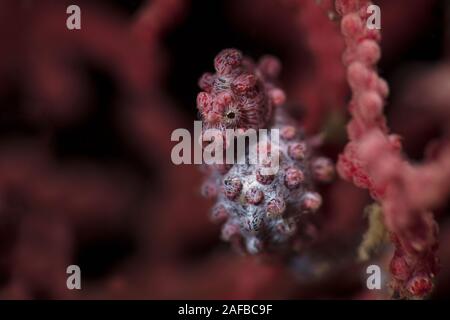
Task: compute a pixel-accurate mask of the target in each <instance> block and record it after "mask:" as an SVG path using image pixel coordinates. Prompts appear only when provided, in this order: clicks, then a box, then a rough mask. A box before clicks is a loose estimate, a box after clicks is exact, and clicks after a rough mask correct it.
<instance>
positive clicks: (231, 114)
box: [226, 111, 236, 120]
mask: <svg viewBox="0 0 450 320" xmlns="http://www.w3.org/2000/svg"><path fill="white" fill-rule="evenodd" d="M226 117H227V118H228V119H230V120H234V118H236V113H234V111H229V112H227V114H226Z"/></svg>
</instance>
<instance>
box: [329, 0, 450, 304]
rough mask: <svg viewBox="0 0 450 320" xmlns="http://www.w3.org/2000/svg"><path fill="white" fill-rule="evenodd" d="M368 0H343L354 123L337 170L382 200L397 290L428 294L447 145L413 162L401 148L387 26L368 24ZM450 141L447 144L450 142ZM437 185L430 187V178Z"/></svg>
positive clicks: (449, 172)
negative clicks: (382, 69)
mask: <svg viewBox="0 0 450 320" xmlns="http://www.w3.org/2000/svg"><path fill="white" fill-rule="evenodd" d="M370 4H371V3H370V2H369V1H356V0H338V1H336V8H337V11H338V12H339V13H340V14H341V15H342V20H341V30H342V34H343V36H344V38H345V42H346V50H345V53H344V55H343V60H344V63H345V65H346V66H347V78H348V82H349V84H350V87H351V89H352V92H353V97H352V100H351V102H350V105H349V111H350V113H351V115H352V119H351V121H350V122H349V124H348V126H347V131H348V136H349V138H350V142H349V144H348V145H347V147H346V148H345V151H344V153H343V154H342V155H341V156H340V158H339V163H338V171H339V173H340V174H341V176H342V177H343V178H345V179H347V180H350V181H352V182H353V183H354V184H355V185H357V186H359V187H362V188H367V189H369V190H370V192H371V194H372V196H373V198H374V199H375V200H377V201H380V202H381V204H382V208H383V213H384V219H385V223H386V226H387V227H388V229H389V231H390V232H391V234H392V236H391V237H392V239H393V243H394V245H395V247H396V251H395V254H394V258H393V260H392V262H391V271H392V276H393V280H392V283H391V286H392V288H393V289H394V292H395V294H396V295H398V296H399V297H423V296H426V295H427V294H429V293H430V292H431V289H432V279H433V278H434V277H435V275H436V273H437V270H438V267H437V266H438V262H437V256H436V250H437V225H436V223H435V222H434V220H433V217H432V214H431V213H430V212H429V210H431V209H433V208H434V207H435V206H437V205H439V204H440V203H442V201H443V200H444V199H445V197H446V196H447V194H448V192H449V191H450V184H449V183H448V181H449V179H450V167H449V164H448V157H449V154H448V150H444V151H443V153H442V155H441V157H442V158H441V159H436V160H434V162H431V163H430V164H426V165H423V166H412V165H411V164H409V163H408V162H407V161H406V160H405V159H404V158H403V157H402V154H401V149H402V146H401V142H400V138H399V137H398V136H397V135H394V134H390V133H389V129H388V127H387V124H386V119H385V117H384V115H383V108H384V104H385V99H386V97H387V95H388V93H389V89H388V86H387V84H386V82H385V81H384V80H383V79H381V78H380V77H379V76H378V74H377V71H376V69H375V66H376V64H377V62H378V61H379V59H380V56H381V54H380V47H379V44H378V43H379V41H380V39H381V37H380V32H379V31H378V30H376V29H369V28H367V27H366V22H367V18H368V15H367V8H368V6H369V5H370ZM447 149H448V147H447ZM426 185H430V186H431V185H432V186H434V187H433V188H430V189H428V190H425V189H427V188H426V187H425V188H424V186H426Z"/></svg>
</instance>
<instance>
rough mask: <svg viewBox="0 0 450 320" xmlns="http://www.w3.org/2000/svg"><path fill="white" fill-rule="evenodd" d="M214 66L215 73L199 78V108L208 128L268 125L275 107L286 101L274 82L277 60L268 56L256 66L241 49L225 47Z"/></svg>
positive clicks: (277, 69) (259, 126)
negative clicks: (200, 90)
mask: <svg viewBox="0 0 450 320" xmlns="http://www.w3.org/2000/svg"><path fill="white" fill-rule="evenodd" d="M214 68H215V70H216V73H215V74H211V73H205V74H204V75H203V76H202V77H201V78H200V80H199V86H200V88H202V89H203V90H204V91H203V92H200V93H199V94H198V96H197V107H198V109H199V111H200V113H201V116H202V119H203V121H204V125H205V127H207V128H210V127H213V128H220V129H225V128H241V129H248V128H253V129H258V128H265V127H267V126H268V124H269V122H270V120H271V119H272V115H273V112H274V110H273V109H274V107H276V106H279V105H281V104H283V103H284V101H285V95H284V92H283V91H282V90H280V89H279V88H277V87H276V85H275V84H274V81H275V80H276V78H277V77H278V74H279V72H280V69H281V67H280V63H279V62H278V60H277V59H276V58H274V57H269V56H266V57H263V58H261V60H260V61H259V63H258V64H257V65H256V64H255V63H254V62H253V61H252V60H251V59H250V58H247V57H244V56H243V55H242V53H241V52H240V51H238V50H236V49H225V50H223V51H221V52H220V53H219V54H218V55H217V56H216V58H215V59H214Z"/></svg>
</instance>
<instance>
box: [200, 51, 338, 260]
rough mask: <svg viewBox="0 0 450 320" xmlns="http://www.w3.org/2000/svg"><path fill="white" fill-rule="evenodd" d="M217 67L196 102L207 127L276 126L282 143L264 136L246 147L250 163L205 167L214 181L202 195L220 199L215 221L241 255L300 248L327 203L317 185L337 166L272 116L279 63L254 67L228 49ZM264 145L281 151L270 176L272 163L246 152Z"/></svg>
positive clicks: (278, 98)
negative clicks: (314, 153)
mask: <svg viewBox="0 0 450 320" xmlns="http://www.w3.org/2000/svg"><path fill="white" fill-rule="evenodd" d="M215 67H216V71H217V74H216V75H211V74H205V75H204V76H203V77H202V78H201V80H200V86H201V88H202V89H204V90H206V91H207V92H206V93H205V92H201V93H200V94H199V97H198V100H197V101H198V106H199V109H200V111H201V113H202V117H203V120H204V121H205V122H206V125H204V127H205V128H211V127H212V128H219V129H226V128H237V129H243V130H244V131H243V132H245V129H249V128H251V129H261V128H267V129H278V130H279V133H280V140H279V142H275V141H271V140H268V138H267V137H263V136H259V139H258V141H257V142H256V143H257V145H249V146H248V148H247V153H246V155H245V156H246V157H247V159H246V161H245V164H235V165H228V166H224V165H222V166H217V165H216V166H210V167H209V168H208V169H209V174H210V176H209V178H208V180H207V181H206V183H205V184H204V186H203V194H204V195H205V196H207V197H214V198H217V202H216V204H215V206H214V207H213V209H212V211H211V218H212V220H214V221H217V222H221V223H224V224H223V227H222V239H223V240H225V241H230V242H231V243H232V244H233V245H234V246H235V247H237V248H238V249H240V251H243V252H246V253H249V254H259V253H290V252H294V251H299V250H301V249H302V247H303V244H304V242H305V241H306V240H307V239H308V240H309V239H310V234H311V233H312V232H311V230H312V229H313V228H314V226H313V224H312V222H311V219H310V217H311V214H312V213H313V212H315V211H317V210H318V209H319V208H320V206H321V204H322V197H321V196H320V194H318V193H317V192H315V191H314V180H316V181H323V182H328V181H330V180H331V179H332V177H333V175H334V166H333V164H332V162H331V161H330V160H328V159H326V158H316V159H315V158H313V156H312V152H311V146H310V145H308V142H307V140H306V139H305V136H304V134H303V132H302V130H301V129H300V128H298V127H297V126H296V124H295V122H294V121H292V120H291V119H290V118H289V117H288V116H287V115H286V114H284V113H283V112H282V110H275V111H273V107H274V106H278V105H279V104H281V103H282V102H283V101H284V93H283V92H282V91H281V90H280V89H278V88H277V87H276V86H275V85H274V84H273V81H275V80H276V79H275V76H276V75H277V74H278V73H279V71H280V65H279V63H278V62H277V60H276V59H275V58H270V57H266V58H263V59H261V61H260V62H259V65H258V67H255V66H254V65H253V64H252V63H251V61H250V60H249V59H248V58H242V55H241V53H240V52H239V51H237V50H234V49H227V50H224V51H222V52H221V53H219V55H218V56H217V57H216V59H215ZM244 79H245V80H244ZM243 83H244V84H243ZM248 83H251V84H252V85H248ZM224 97H226V98H224ZM230 110H232V111H230ZM229 112H233V114H234V115H235V118H233V119H234V120H235V121H234V122H231V121H230V119H229V117H228V116H227V115H228V114H229ZM269 136H270V135H269ZM260 148H267V150H269V151H270V152H274V151H276V150H278V151H279V153H278V154H279V166H278V171H277V172H276V173H274V174H267V172H266V171H265V170H263V169H264V167H268V166H270V165H271V163H270V162H264V161H257V159H255V157H256V154H257V153H256V152H249V151H250V150H259V149H260ZM252 160H253V161H252ZM254 163H256V164H254Z"/></svg>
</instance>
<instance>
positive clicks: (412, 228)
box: [0, 0, 450, 299]
mask: <svg viewBox="0 0 450 320" xmlns="http://www.w3.org/2000/svg"><path fill="white" fill-rule="evenodd" d="M352 2H355V1H351V0H350V1H349V0H347V1H344V0H341V1H338V3H341V4H343V6H344V7H345V4H346V3H347V4H351V3H352ZM356 2H357V1H356ZM375 2H376V4H378V5H380V7H381V12H382V30H381V34H382V38H381V42H380V46H381V47H380V48H381V50H380V52H381V60H380V62H379V63H378V74H379V75H380V76H381V77H382V78H384V79H385V80H386V81H387V83H389V97H388V96H387V92H385V94H380V95H379V96H378V97H374V96H373V95H372V96H369V98H373V99H372V100H371V99H368V98H367V96H365V98H367V99H365V100H363V99H362V98H361V95H362V94H361V92H366V91H365V89H367V88H365V89H364V90H361V88H358V86H357V85H356V86H355V82H353V83H352V76H351V72H350V71H349V75H348V76H347V69H349V70H350V69H351V67H350V66H349V65H350V64H351V62H354V59H356V60H357V61H359V60H358V59H361V57H363V58H364V57H366V58H367V57H368V56H370V55H361V56H358V53H355V55H353V56H352V55H351V54H350V55H349V54H347V56H344V59H343V58H342V55H343V53H344V52H345V50H347V51H346V52H348V51H349V49H348V48H349V47H351V46H352V43H351V42H352V41H353V40H354V39H353V40H352V37H351V36H352V34H351V30H350V31H349V30H347V32H346V30H345V29H344V28H343V30H342V31H343V32H344V36H345V37H344V36H343V35H342V33H341V29H340V22H341V15H343V16H344V19H345V15H346V14H348V13H351V10H350V9H352V8H350V9H348V8H347V9H348V10H350V11H348V10H347V9H345V8H344V7H341V8H338V10H335V8H334V6H333V5H332V1H330V0H327V1H325V0H323V1H316V0H227V1H226V0H217V1H209V0H149V1H144V0H129V1H127V0H114V1H113V0H111V1H108V0H97V1H87V0H86V1H81V0H80V1H76V4H77V5H78V6H80V8H81V11H82V29H81V30H68V29H67V28H66V19H67V13H66V8H67V6H68V5H70V4H73V3H72V1H71V2H69V1H56V0H54V1H50V0H42V1H33V0H3V1H1V2H0V21H1V22H0V23H1V28H0V41H1V50H0V298H1V299H33V298H41V299H46V298H49V299H65V298H69V299H77V298H83V299H98V298H104V299H119V298H124V299H131V298H141V299H258V298H259V299H269V298H273V299H288V298H290V299H301V298H313V299H315V298H331V299H384V298H389V297H391V295H392V292H391V291H390V290H389V289H388V285H387V283H388V282H389V281H390V277H391V272H392V274H393V276H394V278H393V279H394V283H397V284H398V286H399V287H402V288H403V287H405V288H406V287H407V288H409V289H408V290H410V291H409V292H410V293H411V292H413V293H421V291H422V289H424V287H427V286H428V280H429V279H428V277H429V271H430V270H431V269H433V272H432V273H434V271H435V270H434V269H435V267H436V266H435V265H434V263H435V261H436V260H434V259H435V256H436V257H438V258H439V260H440V272H438V273H437V274H436V278H435V279H433V282H434V283H435V288H434V290H433V292H432V294H431V296H430V298H440V297H445V296H448V295H449V292H450V287H449V283H450V250H449V248H448V247H446V244H447V243H448V242H449V241H450V224H449V208H450V206H449V203H448V199H449V192H448V191H449V190H448V188H449V182H448V181H449V180H448V179H446V177H448V170H449V169H448V167H449V163H450V157H449V155H448V146H449V134H450V132H449V130H450V60H449V59H450V4H449V3H448V1H446V0H410V1H408V4H407V5H406V4H405V1H388V0H380V1H375ZM343 8H344V9H343ZM353 9H354V8H353ZM346 10H347V11H346ZM373 40H376V42H377V41H378V40H380V39H378V38H377V37H376V36H374V38H373ZM370 45H372V44H370ZM370 45H369V47H370ZM231 47H234V48H239V49H240V50H241V51H242V52H243V53H244V54H245V55H248V56H251V57H253V58H255V59H257V58H259V57H261V56H263V55H264V54H271V55H274V56H276V57H278V59H279V60H280V61H281V63H282V65H283V69H282V73H281V75H280V87H281V88H283V90H284V91H285V93H286V98H287V100H286V103H285V105H284V106H283V107H284V108H286V110H289V112H290V113H291V114H292V115H293V116H294V117H295V118H296V119H298V124H299V125H301V126H303V127H304V128H305V130H306V131H307V132H308V134H309V135H311V136H313V135H317V134H321V136H322V137H323V140H324V144H323V146H322V147H321V150H320V151H321V153H322V154H324V155H326V156H327V157H329V158H331V159H333V160H334V161H336V162H337V161H338V157H339V155H340V154H342V152H343V151H344V149H345V150H346V152H345V153H344V156H345V155H348V154H349V152H352V150H350V151H349V149H351V147H350V148H349V147H347V148H346V145H347V142H348V140H351V141H352V143H354V144H358V145H362V147H361V148H360V149H358V151H357V152H358V155H359V156H361V157H362V158H361V159H362V160H364V161H363V162H364V167H365V168H364V170H367V172H368V173H369V176H370V177H372V178H373V181H372V180H370V183H372V184H373V185H372V184H370V185H369V184H367V181H369V180H365V182H366V184H364V183H361V181H356V183H357V184H358V185H359V186H363V187H366V188H369V189H371V191H372V192H371V194H372V196H374V198H375V200H378V201H380V203H381V207H380V206H378V205H375V204H373V203H374V199H372V198H371V196H370V194H369V192H367V190H363V189H359V188H357V187H356V186H354V185H353V184H352V183H350V182H348V181H345V180H344V179H336V180H335V181H334V182H333V183H331V184H330V185H326V186H321V187H320V193H321V195H322V198H323V206H322V208H321V209H320V212H319V213H318V217H319V219H320V221H319V223H318V225H319V228H318V229H317V230H316V231H315V232H317V234H318V236H317V240H316V241H315V243H314V245H313V247H312V248H311V250H310V252H311V254H309V255H305V256H301V257H299V258H298V259H297V260H294V261H291V262H290V263H286V261H283V260H282V259H271V260H269V261H266V260H267V259H261V258H260V257H250V256H242V255H239V254H236V253H235V252H233V251H232V250H230V248H229V246H228V245H227V244H225V243H222V242H221V241H220V237H219V234H220V227H219V226H217V225H214V224H212V223H211V222H210V221H209V218H208V212H209V210H210V208H211V207H212V206H213V201H211V200H205V199H204V198H202V196H201V194H200V187H201V185H202V181H203V179H204V177H203V174H202V172H201V171H200V170H199V168H198V166H194V165H181V166H175V165H173V164H172V162H171V160H170V153H171V149H172V147H173V145H174V143H173V142H171V141H170V136H171V133H172V131H173V130H174V129H176V128H187V129H189V130H191V129H192V128H193V121H194V120H196V119H198V115H197V109H196V95H197V93H198V87H197V83H198V79H199V78H200V76H201V75H202V74H203V73H204V72H205V71H213V70H212V67H211V61H212V59H213V58H214V56H215V55H216V54H217V53H218V52H219V51H220V50H222V49H224V48H231ZM369 49H370V48H369ZM372 49H373V46H372ZM374 50H375V51H376V50H377V49H374ZM350 51H351V50H350ZM369 51H371V50H369ZM371 52H373V51H371ZM372 58H373V56H372ZM375 60H376V59H375ZM360 62H361V61H360ZM365 62H367V66H368V70H372V69H373V70H375V68H374V62H376V61H365ZM347 67H348V68H347ZM353 75H354V76H355V73H353ZM356 76H358V73H356ZM347 78H348V81H349V82H350V85H348V84H347ZM356 82H358V81H356ZM385 89H387V88H385ZM380 92H381V93H382V92H383V90H381V89H380ZM372 93H373V92H372ZM352 94H353V100H352ZM380 97H382V99H383V101H381V104H382V105H383V108H382V109H384V115H383V117H384V116H385V118H386V119H385V120H386V123H387V126H388V127H389V130H388V131H389V134H392V133H395V134H396V135H395V146H397V147H399V146H400V140H399V139H398V137H401V146H402V149H401V151H400V148H397V149H396V148H388V147H386V145H383V141H384V142H386V140H383V139H379V136H377V135H376V134H377V133H374V134H369V135H367V136H366V137H365V138H364V141H363V142H361V140H360V136H359V134H360V133H361V132H360V131H358V130H356V129H358V126H356V125H353V126H352V125H351V124H352V122H349V121H350V120H351V119H353V120H351V121H353V123H355V122H357V121H358V119H362V118H364V116H367V114H362V115H361V114H360V113H358V111H355V108H356V110H357V107H355V106H353V107H350V109H349V108H347V105H348V104H349V101H350V100H352V103H353V105H355V104H358V103H360V104H361V105H372V106H373V105H375V104H376V106H380V105H379V103H378V102H377V103H375V102H373V101H375V100H377V99H380ZM385 98H386V100H384V99H385ZM361 101H365V102H363V103H361ZM377 101H378V100H377ZM380 107H381V106H380ZM375 109H376V108H375ZM349 111H350V112H349ZM375 111H376V110H375ZM376 112H381V110H378V111H376ZM372 115H373V113H372ZM378 115H382V113H380V114H378ZM355 119H356V120H355ZM380 119H381V118H377V121H378V120H380ZM366 120H367V118H366ZM372 120H373V119H372ZM381 120H382V121H381V122H377V121H375V123H377V125H378V126H379V128H381V130H380V131H382V132H383V134H386V136H387V131H386V132H385V131H384V130H385V129H386V130H387V127H384V125H385V123H384V118H383V119H381ZM347 123H350V126H349V128H348V132H349V136H348V137H347V131H346V125H347ZM364 127H365V128H367V127H368V126H364ZM372 133H373V132H372ZM392 142H393V141H392V140H391V141H389V143H392ZM350 145H351V144H350ZM352 159H356V158H352ZM405 159H409V160H408V162H406V160H405ZM341 164H342V162H341ZM352 165H354V163H353V164H352ZM345 168H347V169H348V168H349V167H345V166H344V169H345ZM350 168H353V169H354V167H352V166H350ZM341 169H342V167H341ZM353 169H352V170H353ZM340 171H341V173H343V172H342V171H343V170H340ZM367 172H362V173H367ZM345 173H347V174H345ZM354 173H355V171H351V170H350V172H344V173H343V176H345V177H346V178H348V180H350V181H353V182H355V180H354V178H355V175H354ZM358 177H361V176H358ZM363 182H364V181H363ZM386 185H389V186H390V187H389V188H390V189H389V190H390V191H389V192H388V193H387V195H384V194H383V192H381V193H380V189H379V188H378V187H379V186H382V187H385V186H386ZM373 187H376V188H373ZM381 189H383V188H381ZM383 190H384V189H383ZM430 211H432V212H433V214H434V219H435V220H436V222H437V224H438V225H439V233H437V232H436V231H437V230H436V229H437V228H435V223H434V222H433V220H432V219H431V213H430ZM380 212H381V214H380ZM411 212H413V213H412V214H411ZM365 213H366V214H365ZM380 215H381V218H380ZM383 215H384V217H385V221H384V222H385V226H384V224H383V223H382V222H380V219H382V217H383ZM377 217H378V218H377ZM369 222H370V223H369ZM377 222H378V224H377ZM384 227H386V228H387V230H388V231H390V233H391V240H392V243H393V245H392V244H391V243H390V242H389V241H388V239H387V238H388V236H387V235H386V232H387V231H386V230H384V229H383V228H384ZM382 229H383V230H382ZM424 230H426V232H424ZM437 237H438V238H437ZM411 239H413V240H417V239H419V240H421V241H419V242H420V243H419V244H418V243H415V241H412V240H411ZM438 242H439V243H440V246H439V248H438V247H437V243H438ZM376 247H378V250H377V248H376ZM418 248H426V250H424V251H422V250H418ZM417 252H420V253H419V254H418V253H417ZM423 252H426V253H423ZM393 257H394V259H393V260H392V262H391V259H392V258H393ZM405 257H406V258H405ZM397 258H401V259H397ZM411 261H414V263H416V262H417V261H422V262H423V261H425V263H422V262H421V263H418V265H420V266H422V267H423V268H422V269H421V270H413V271H414V272H413V273H414V277H416V278H414V279H415V280H417V281H416V282H414V281H413V283H411V281H410V280H411V277H412V275H411V272H412V271H411V270H410V269H408V268H407V267H410V265H408V263H409V264H412V262H411ZM430 261H432V262H430ZM72 264H76V265H79V266H80V268H81V270H82V290H73V291H71V290H68V289H67V287H66V278H67V274H66V268H67V266H69V265H72ZM371 264H377V265H380V266H381V268H382V270H383V281H385V283H384V285H383V288H384V289H383V290H369V289H367V287H366V278H367V273H366V268H367V266H369V265H371ZM431 264H433V265H431ZM419 269H420V268H419ZM425 269H426V270H425ZM436 269H437V268H436ZM390 271H391V272H390ZM416 271H418V273H415V272H416ZM425 271H426V272H425ZM423 272H425V273H426V274H424V273H423ZM427 272H428V273H427ZM417 277H419V278H417ZM404 282H405V283H404ZM406 282H407V283H406ZM394 286H395V285H394ZM394 289H395V290H397V291H398V290H399V288H395V287H394ZM397 294H398V295H399V296H400V297H402V296H408V295H409V294H405V293H404V292H397ZM417 295H418V296H420V294H417ZM413 296H415V294H413Z"/></svg>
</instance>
